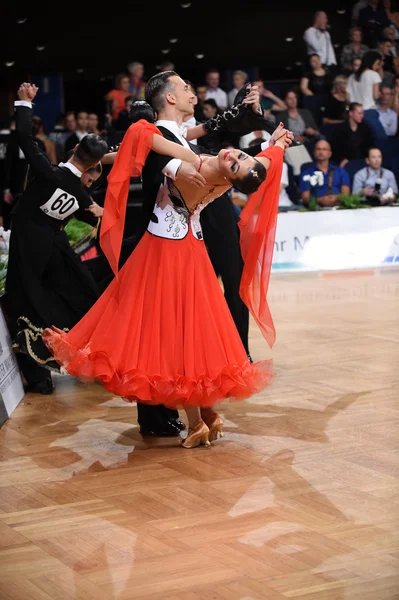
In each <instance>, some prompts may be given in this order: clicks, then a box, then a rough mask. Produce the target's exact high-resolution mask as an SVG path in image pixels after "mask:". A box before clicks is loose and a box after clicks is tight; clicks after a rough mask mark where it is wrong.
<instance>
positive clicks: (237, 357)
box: [43, 120, 283, 408]
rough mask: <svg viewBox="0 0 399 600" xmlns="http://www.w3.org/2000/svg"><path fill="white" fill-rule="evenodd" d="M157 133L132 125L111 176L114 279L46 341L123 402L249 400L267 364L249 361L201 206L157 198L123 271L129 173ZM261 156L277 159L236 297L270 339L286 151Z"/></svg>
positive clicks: (244, 236)
mask: <svg viewBox="0 0 399 600" xmlns="http://www.w3.org/2000/svg"><path fill="white" fill-rule="evenodd" d="M154 132H156V133H159V131H158V130H157V129H156V127H155V126H154V125H151V124H149V123H147V122H146V121H142V120H141V121H139V122H138V123H136V124H134V125H132V126H131V127H130V128H129V130H128V132H127V134H125V137H124V140H123V142H122V145H121V146H120V148H119V150H118V154H117V158H116V161H115V163H114V166H113V168H112V170H111V172H110V174H109V176H108V190H107V196H106V200H105V210H104V216H103V224H102V231H101V245H102V248H103V250H104V253H105V254H106V256H107V258H108V260H109V262H110V264H111V267H112V268H113V270H114V272H115V273H116V277H115V278H114V279H113V281H112V282H111V283H110V285H109V286H108V288H107V289H106V290H105V291H104V293H103V294H102V295H101V297H100V298H99V299H98V300H97V302H96V303H95V304H94V306H93V307H92V308H91V309H90V310H89V312H88V313H87V314H86V315H85V316H84V317H83V318H82V319H81V320H80V321H79V322H78V323H77V324H76V325H75V326H74V327H73V328H72V329H71V330H70V331H69V332H68V333H66V332H64V331H61V330H59V329H57V328H55V327H53V328H51V329H46V330H45V332H44V335H43V338H44V341H45V343H46V344H47V346H48V348H49V349H50V350H51V351H52V353H53V355H54V357H55V358H56V360H57V362H58V363H59V364H60V365H61V366H63V367H64V369H65V370H66V371H67V372H68V373H69V374H71V375H74V376H76V377H77V378H79V379H80V380H82V381H86V382H87V381H94V380H97V381H99V382H101V384H102V385H103V386H104V388H106V389H107V390H109V391H110V392H112V393H114V394H116V395H118V396H121V397H123V398H124V399H125V400H127V401H131V402H135V401H139V402H142V403H148V404H164V405H165V406H167V407H169V408H184V407H191V406H200V407H207V406H212V405H213V404H215V403H217V402H220V401H222V400H224V399H227V398H228V399H231V400H241V399H244V398H248V397H249V396H251V395H253V394H256V393H258V392H259V391H261V390H262V389H264V388H265V387H266V386H267V385H268V384H269V382H270V380H271V378H272V376H273V373H272V371H271V361H270V360H265V361H260V362H256V363H250V362H249V361H248V358H247V353H246V351H245V349H244V346H243V345H242V342H241V339H240V336H239V334H238V331H237V329H236V326H235V323H234V321H233V318H232V316H231V314H230V310H229V308H228V305H227V303H226V300H225V298H224V294H223V291H222V289H221V286H220V284H219V281H218V279H217V277H216V275H215V272H214V269H213V267H212V264H211V261H210V259H209V257H208V253H207V250H206V247H205V244H204V241H203V239H202V234H201V226H200V219H199V217H200V210H202V209H203V208H204V206H205V205H201V206H199V207H198V208H197V209H196V210H195V211H194V213H193V214H190V213H189V211H188V210H187V209H186V210H185V209H184V207H183V208H181V207H176V208H175V207H173V206H170V205H167V206H166V207H164V208H161V207H160V206H159V205H158V204H156V205H155V207H154V213H153V216H152V219H151V221H150V223H149V225H148V229H147V231H146V233H145V234H144V236H143V237H142V239H141V240H140V242H139V244H138V245H137V247H136V248H135V250H134V251H133V252H132V254H131V256H130V257H129V259H128V260H127V262H126V263H125V264H124V266H123V268H122V269H121V270H120V271H119V272H117V264H118V257H119V253H120V247H121V242H122V232H123V225H124V216H125V210H126V202H127V195H128V185H129V181H130V176H131V175H132V174H134V175H137V173H140V172H141V169H142V166H143V164H144V162H145V158H146V156H147V154H148V152H149V150H150V144H151V141H152V136H153V134H154ZM262 155H265V156H269V158H270V159H271V165H270V168H269V171H268V175H267V178H266V180H265V182H263V184H262V186H261V188H259V190H258V191H257V192H256V193H255V194H252V196H251V197H250V198H249V200H248V202H247V205H246V206H245V207H244V209H243V212H242V219H241V222H240V224H239V226H240V229H241V244H242V253H243V258H244V260H245V267H244V271H243V276H242V282H241V288H240V293H241V296H242V298H243V300H244V302H246V304H247V305H248V307H249V309H250V310H251V313H252V314H253V316H254V318H255V320H256V322H257V323H258V325H259V326H260V328H261V330H262V333H263V334H264V335H265V337H266V339H267V340H268V342H269V345H272V343H273V341H274V327H273V322H272V319H271V316H270V311H269V309H268V306H267V301H266V291H267V286H268V282H269V276H270V268H271V257H272V253H273V248H274V236H275V227H276V220H277V210H278V196H279V189H280V177H281V169H282V161H283V151H282V150H281V148H278V147H277V148H276V147H272V148H269V149H267V150H266V151H264V152H262ZM262 208H264V210H263V212H264V214H262ZM266 209H267V210H266Z"/></svg>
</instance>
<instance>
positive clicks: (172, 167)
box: [155, 119, 190, 180]
mask: <svg viewBox="0 0 399 600" xmlns="http://www.w3.org/2000/svg"><path fill="white" fill-rule="evenodd" d="M155 125H156V126H157V127H165V129H168V130H169V131H170V132H171V133H173V135H175V136H176V137H177V138H178V140H179V141H180V142H181V143H182V144H183V146H184V147H185V148H190V146H189V145H188V142H187V140H186V138H185V132H186V127H185V125H184V124H183V125H179V124H178V123H176V121H168V120H166V119H159V120H158V121H156V123H155ZM181 164H182V161H181V160H180V159H179V158H172V160H170V161H169V162H168V164H167V165H165V167H164V168H163V169H162V173H163V174H164V175H166V176H167V177H170V178H171V179H173V180H174V179H176V173H177V169H178V168H179V167H180V165H181Z"/></svg>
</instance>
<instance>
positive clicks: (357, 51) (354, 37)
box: [340, 27, 369, 75]
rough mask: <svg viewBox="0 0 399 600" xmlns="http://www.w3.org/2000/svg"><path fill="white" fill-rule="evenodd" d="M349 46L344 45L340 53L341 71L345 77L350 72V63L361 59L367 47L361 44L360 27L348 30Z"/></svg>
mask: <svg viewBox="0 0 399 600" xmlns="http://www.w3.org/2000/svg"><path fill="white" fill-rule="evenodd" d="M349 39H350V42H349V44H346V46H344V47H343V48H342V51H341V59H340V64H341V69H342V70H343V71H344V73H345V74H346V75H350V74H351V72H352V61H353V59H354V58H360V59H361V58H363V56H364V54H366V52H367V50H369V47H368V46H366V44H363V43H362V40H363V33H362V30H361V29H360V27H352V29H350V30H349Z"/></svg>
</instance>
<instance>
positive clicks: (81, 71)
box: [76, 69, 84, 73]
mask: <svg viewBox="0 0 399 600" xmlns="http://www.w3.org/2000/svg"><path fill="white" fill-rule="evenodd" d="M83 71H84V69H76V73H83Z"/></svg>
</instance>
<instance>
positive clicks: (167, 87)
mask: <svg viewBox="0 0 399 600" xmlns="http://www.w3.org/2000/svg"><path fill="white" fill-rule="evenodd" d="M171 77H178V75H177V73H176V72H175V71H163V72H161V73H156V75H153V76H152V77H150V79H149V80H148V81H147V84H146V86H145V99H146V102H148V104H150V105H151V106H152V108H153V109H154V110H155V111H156V112H157V113H159V112H160V111H161V110H162V109H163V108H164V107H165V96H166V94H167V93H169V92H173V91H174V87H173V84H171V83H170V81H169V80H170V78H171Z"/></svg>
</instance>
